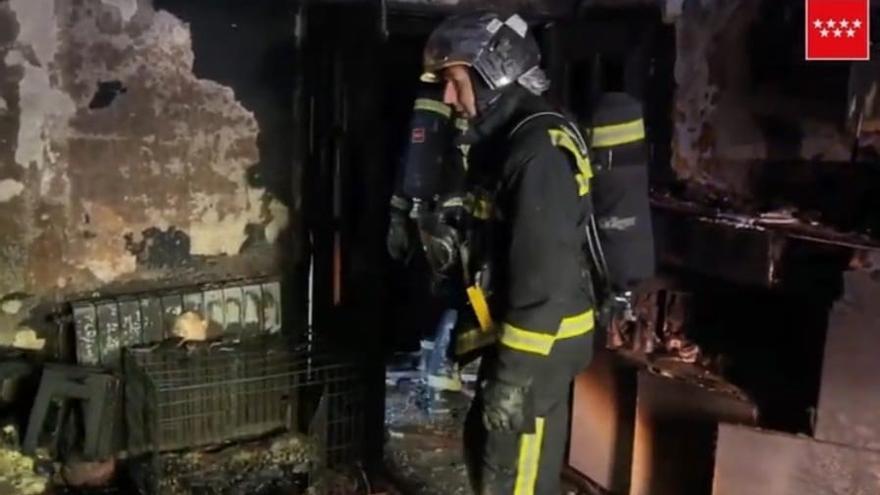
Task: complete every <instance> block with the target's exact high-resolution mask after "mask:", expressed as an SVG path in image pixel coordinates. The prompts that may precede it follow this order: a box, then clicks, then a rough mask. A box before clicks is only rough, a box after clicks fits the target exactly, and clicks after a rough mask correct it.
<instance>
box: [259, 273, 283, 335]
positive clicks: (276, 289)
mask: <svg viewBox="0 0 880 495" xmlns="http://www.w3.org/2000/svg"><path fill="white" fill-rule="evenodd" d="M263 330H265V331H267V332H269V333H278V332H280V331H281V285H280V284H279V283H278V282H271V283H268V284H263Z"/></svg>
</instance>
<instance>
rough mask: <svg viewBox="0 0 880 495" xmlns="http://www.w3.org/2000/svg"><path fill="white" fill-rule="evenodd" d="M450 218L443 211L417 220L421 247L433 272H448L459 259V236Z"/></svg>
mask: <svg viewBox="0 0 880 495" xmlns="http://www.w3.org/2000/svg"><path fill="white" fill-rule="evenodd" d="M451 220H452V218H451V217H450V216H449V215H448V214H447V213H446V212H443V211H440V212H435V213H433V214H431V215H427V216H425V217H423V218H421V219H420V220H419V230H420V231H421V237H422V247H423V248H424V250H425V257H426V258H427V260H428V264H429V265H430V266H431V269H432V270H433V271H434V273H435V274H439V275H447V274H449V273H450V272H451V270H452V269H453V268H454V267H455V266H456V263H457V262H458V259H459V250H460V249H461V236H460V235H459V232H458V229H457V228H455V227H454V226H453V225H452V224H453V222H452V221H451Z"/></svg>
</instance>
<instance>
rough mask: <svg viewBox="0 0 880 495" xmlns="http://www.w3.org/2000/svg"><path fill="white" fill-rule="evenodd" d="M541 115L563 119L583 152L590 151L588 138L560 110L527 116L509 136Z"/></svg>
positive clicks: (563, 123)
mask: <svg viewBox="0 0 880 495" xmlns="http://www.w3.org/2000/svg"><path fill="white" fill-rule="evenodd" d="M541 117H555V118H557V119H559V120H561V121H562V125H563V126H565V128H566V130H568V131H569V132H570V134H571V135H572V137H573V138H574V140H575V142H576V143H577V146H578V148H580V151H581V153H582V154H584V155H586V154H587V153H588V148H587V141H586V139H584V136H583V135H582V134H581V132H580V130H579V129H578V127H577V126H576V125H573V124H572V123H571V121H570V120H569V119H568V117H566V116H565V115H563V114H561V113H558V112H537V113H533V114H531V115H529V116H527V117H525V118H524V119H522V120H520V121H519V123H517V124H516V125H515V126H514V127H513V130H511V131H510V133H509V134H508V135H507V137H508V138H512V137H513V135H514V134H516V133H517V132H518V131H519V130H520V129H522V128H523V127H524V126H525V125H526V124H528V123H530V122H532V121H534V120H535V119H538V118H541Z"/></svg>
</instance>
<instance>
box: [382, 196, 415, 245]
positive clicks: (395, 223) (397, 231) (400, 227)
mask: <svg viewBox="0 0 880 495" xmlns="http://www.w3.org/2000/svg"><path fill="white" fill-rule="evenodd" d="M394 199H399V200H400V201H398V204H400V203H401V201H405V200H402V199H401V198H397V197H395V198H394ZM394 199H392V204H391V215H390V219H389V222H388V235H387V237H386V239H385V245H386V247H387V249H388V254H389V255H390V256H391V258H392V259H393V260H395V261H401V260H404V259H406V258H408V257H409V256H410V254H411V248H412V244H411V242H410V231H409V225H408V218H407V216H408V210H406V209H403V208H402V207H398V206H397V205H396V204H395V201H394Z"/></svg>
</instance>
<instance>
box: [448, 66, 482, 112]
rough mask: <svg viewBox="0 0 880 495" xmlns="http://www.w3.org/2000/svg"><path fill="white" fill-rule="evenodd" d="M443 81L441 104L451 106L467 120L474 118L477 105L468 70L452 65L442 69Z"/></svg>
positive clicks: (464, 67)
mask: <svg viewBox="0 0 880 495" xmlns="http://www.w3.org/2000/svg"><path fill="white" fill-rule="evenodd" d="M443 81H444V84H445V87H444V90H443V103H446V104H447V105H452V106H453V108H455V110H456V111H458V113H460V114H461V115H464V116H466V117H467V118H471V119H472V118H474V117H476V116H477V104H476V98H475V96H474V86H473V83H472V82H471V76H470V74H468V68H467V67H466V66H464V65H453V66H451V67H447V68H445V69H443Z"/></svg>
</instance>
